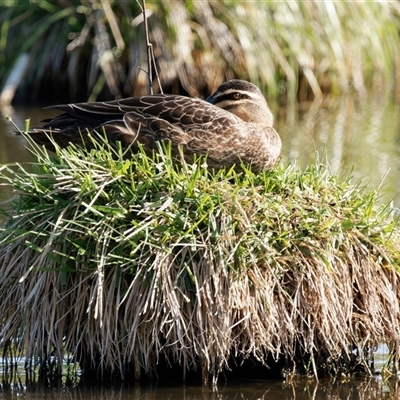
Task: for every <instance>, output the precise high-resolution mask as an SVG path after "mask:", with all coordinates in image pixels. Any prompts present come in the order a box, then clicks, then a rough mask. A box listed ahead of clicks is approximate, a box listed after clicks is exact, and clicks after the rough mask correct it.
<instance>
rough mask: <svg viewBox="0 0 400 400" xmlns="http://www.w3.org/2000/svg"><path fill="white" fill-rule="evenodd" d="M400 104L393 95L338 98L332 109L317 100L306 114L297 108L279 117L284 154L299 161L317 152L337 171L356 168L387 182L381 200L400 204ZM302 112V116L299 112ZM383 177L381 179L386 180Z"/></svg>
mask: <svg viewBox="0 0 400 400" xmlns="http://www.w3.org/2000/svg"><path fill="white" fill-rule="evenodd" d="M399 111H400V106H399V105H398V104H393V103H392V102H390V101H389V100H388V99H385V100H383V99H376V98H372V99H369V100H368V101H365V102H363V103H357V102H355V101H354V100H353V98H352V97H350V96H348V97H342V98H339V99H338V100H337V101H335V103H332V104H331V105H330V106H329V107H328V108H322V107H319V106H318V104H314V105H313V106H312V107H311V108H309V109H308V110H307V111H305V112H304V113H299V112H298V109H297V108H295V107H293V108H290V109H287V110H286V113H285V114H284V115H283V116H281V117H280V118H278V119H277V130H278V132H279V133H280V134H281V136H282V139H283V146H284V156H285V158H286V160H288V161H290V162H297V163H298V164H299V165H300V166H302V167H305V166H306V165H308V164H310V163H313V162H314V160H315V158H316V152H318V154H319V157H320V159H321V160H322V161H323V162H326V163H327V164H328V165H329V166H330V168H331V170H332V172H344V173H345V174H349V173H351V174H352V175H353V176H354V181H358V180H360V179H363V182H364V183H365V184H367V185H368V186H370V187H372V188H378V187H380V185H381V184H383V187H382V190H381V194H382V200H383V201H385V202H389V201H391V200H394V204H395V205H396V206H397V207H398V206H399V205H400V186H399V182H400V143H399V133H400V112H399ZM299 114H301V116H299ZM383 178H385V179H384V181H383V183H382V179H383Z"/></svg>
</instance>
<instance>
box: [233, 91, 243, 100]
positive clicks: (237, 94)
mask: <svg viewBox="0 0 400 400" xmlns="http://www.w3.org/2000/svg"><path fill="white" fill-rule="evenodd" d="M241 97H242V94H241V93H238V92H235V93H233V94H232V98H233V99H234V100H239V99H240V98H241Z"/></svg>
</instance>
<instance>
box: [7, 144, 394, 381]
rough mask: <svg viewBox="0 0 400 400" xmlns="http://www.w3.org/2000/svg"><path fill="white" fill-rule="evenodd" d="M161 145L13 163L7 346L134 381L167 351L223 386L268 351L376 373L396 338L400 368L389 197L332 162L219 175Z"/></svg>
mask: <svg viewBox="0 0 400 400" xmlns="http://www.w3.org/2000/svg"><path fill="white" fill-rule="evenodd" d="M160 151H161V155H160V156H157V157H156V158H155V160H153V159H151V158H148V157H146V156H145V155H144V154H139V155H137V156H136V157H135V158H134V159H133V160H132V161H126V160H124V159H123V158H118V157H117V159H115V158H113V157H112V156H111V155H110V154H109V153H107V151H100V150H99V151H96V152H92V153H91V154H90V155H87V154H86V155H83V154H82V153H80V151H79V150H76V149H68V150H60V152H59V154H58V156H59V157H58V158H57V159H52V158H49V157H48V156H47V155H46V154H45V153H43V151H42V150H40V149H36V153H37V154H36V157H37V158H38V164H37V165H36V167H35V168H36V170H35V171H34V172H33V173H28V172H26V171H25V170H24V169H23V167H22V166H19V167H18V168H17V169H16V170H15V169H14V170H12V169H11V168H9V167H6V166H3V170H2V171H1V173H2V178H3V179H7V180H8V182H9V183H10V184H11V185H13V187H14V189H16V190H17V191H18V194H17V196H16V198H15V199H14V200H13V203H12V211H11V212H10V213H9V214H7V213H6V212H4V213H5V214H7V215H6V217H7V218H6V221H5V223H4V224H3V226H2V228H1V230H0V287H1V290H0V310H1V311H0V338H1V342H0V343H1V345H2V346H3V347H4V349H5V353H6V354H7V349H9V350H10V349H11V347H12V348H13V349H15V346H17V348H18V349H20V351H21V354H24V355H26V357H28V358H36V359H40V360H41V362H42V363H43V365H47V366H49V365H51V366H53V367H54V370H53V371H52V372H53V373H54V374H56V373H61V367H62V365H61V360H64V359H65V357H66V356H67V355H68V356H72V357H74V358H75V359H78V360H80V362H81V364H82V365H84V366H85V367H86V368H89V367H90V366H91V367H93V368H94V369H96V370H97V369H98V370H99V371H100V372H102V371H108V372H109V371H113V372H114V373H116V374H117V375H120V376H122V377H125V373H126V369H125V368H126V367H127V366H129V365H131V366H132V365H133V367H132V368H133V369H134V370H135V371H136V376H138V373H139V370H140V369H141V370H142V372H144V373H146V374H147V373H150V372H151V371H152V370H153V369H154V368H157V362H158V360H159V357H161V356H162V357H164V356H165V357H166V359H167V360H169V362H170V363H171V365H176V364H181V365H182V366H183V369H184V371H189V370H192V369H197V370H198V371H199V372H200V371H201V372H202V374H203V378H204V379H206V378H207V377H208V376H209V375H211V376H212V377H214V378H215V379H216V377H217V376H218V374H219V373H220V372H221V371H224V370H226V369H227V368H228V366H232V364H231V361H232V360H233V359H234V360H235V361H236V362H237V363H238V365H239V364H240V362H241V360H244V359H247V358H249V357H251V358H253V359H255V360H258V362H259V363H260V365H262V364H264V363H265V360H266V357H267V355H268V356H271V355H272V356H273V357H274V359H276V360H278V359H281V358H282V357H285V358H286V359H287V362H288V365H291V366H292V367H294V368H295V369H296V368H300V370H302V371H303V372H309V373H314V374H317V373H319V372H322V371H329V372H331V373H336V374H337V373H339V372H341V371H346V372H351V370H352V368H353V367H354V366H355V365H360V364H361V365H363V367H364V369H365V370H367V371H368V370H369V362H370V353H371V351H372V349H373V348H374V346H376V345H377V344H378V343H387V344H388V345H389V348H390V351H391V354H393V355H394V357H393V366H394V367H396V365H397V360H398V356H397V355H398V354H400V353H399V348H398V347H399V343H400V291H399V268H398V262H399V259H400V257H399V255H400V253H399V230H398V226H397V221H396V218H395V216H394V214H393V212H392V211H390V210H389V209H388V208H383V209H382V207H378V206H377V204H376V201H377V193H375V192H373V191H372V192H371V191H367V190H366V189H365V188H362V187H360V185H357V184H356V185H354V184H351V183H350V180H341V179H339V178H338V177H336V176H335V175H332V174H330V173H329V171H328V170H327V169H326V168H325V167H323V166H321V165H319V164H316V165H315V166H311V167H309V168H307V169H306V170H305V171H304V172H301V171H299V170H298V169H297V168H296V167H290V166H289V167H288V166H283V165H280V166H278V167H277V168H276V169H275V170H273V171H270V172H268V173H264V174H262V175H258V176H256V175H254V174H252V173H251V172H250V171H246V173H236V172H234V171H220V172H217V173H215V174H211V173H210V172H209V171H208V170H207V169H206V168H204V167H203V166H202V165H203V164H202V163H204V160H199V162H198V163H197V164H195V165H194V166H191V165H185V164H184V165H183V166H181V167H179V166H174V165H172V164H171V162H170V158H169V157H168V155H165V154H164V153H163V151H165V149H164V150H163V149H160ZM11 344H12V346H11ZM7 346H9V347H7ZM353 349H357V350H358V352H357V354H355V353H354V352H353ZM356 357H357V359H356ZM90 364H92V365H90Z"/></svg>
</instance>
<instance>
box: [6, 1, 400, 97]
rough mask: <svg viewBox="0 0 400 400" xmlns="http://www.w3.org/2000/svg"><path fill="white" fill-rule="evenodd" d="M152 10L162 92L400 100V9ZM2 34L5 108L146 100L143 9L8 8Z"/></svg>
mask: <svg viewBox="0 0 400 400" xmlns="http://www.w3.org/2000/svg"><path fill="white" fill-rule="evenodd" d="M146 7H147V17H148V24H149V32H150V40H151V42H152V44H153V46H154V53H155V57H156V63H157V68H158V70H159V73H160V78H161V82H162V86H163V89H164V91H165V92H175V93H176V92H181V93H187V94H190V95H192V96H194V95H206V94H208V93H210V92H211V91H213V90H214V89H215V88H216V87H217V86H218V85H219V84H220V83H221V82H222V81H224V80H227V79H230V78H234V77H235V78H243V79H248V80H251V81H252V82H254V83H256V84H258V85H259V86H260V87H261V88H262V89H264V90H268V93H269V96H274V97H275V98H279V100H280V101H281V102H286V101H288V100H311V99H314V98H315V97H321V96H323V95H324V94H332V95H335V94H339V93H343V92H345V93H347V92H357V93H358V94H359V95H360V96H363V95H365V93H366V92H367V91H368V90H369V89H372V90H373V91H376V92H379V91H385V92H387V91H390V92H393V94H394V95H395V96H396V97H397V90H396V89H397V86H398V85H397V82H398V80H399V78H400V73H399V65H400V51H399V49H400V47H399V39H400V38H399V29H400V3H399V2H384V1H369V2H334V1H329V0H325V1H317V0H312V1H300V0H299V1H279V2H276V1H268V0H263V1H256V2H253V1H235V0H203V1H195V0H188V1H184V0H174V1H171V0H159V1H151V0H147V2H146ZM0 29H1V30H0V87H1V88H2V98H1V100H2V101H3V103H7V102H10V101H11V100H14V102H24V103H32V102H41V103H49V102H51V101H59V102H61V101H86V100H96V99H102V100H108V99H112V98H119V97H126V96H132V95H139V94H144V93H147V92H148V84H147V75H146V73H145V71H146V70H147V61H146V43H145V37H144V29H143V17H142V13H141V8H140V4H139V3H138V2H136V1H126V0H104V1H102V0H97V1H91V0H51V1H50V0H48V1H47V0H31V1H29V2H28V1H20V0H3V1H2V2H1V3H0ZM10 88H11V90H10ZM154 88H155V91H157V90H158V87H157V85H156V83H155V84H154ZM7 90H8V92H7ZM6 92H7V93H6Z"/></svg>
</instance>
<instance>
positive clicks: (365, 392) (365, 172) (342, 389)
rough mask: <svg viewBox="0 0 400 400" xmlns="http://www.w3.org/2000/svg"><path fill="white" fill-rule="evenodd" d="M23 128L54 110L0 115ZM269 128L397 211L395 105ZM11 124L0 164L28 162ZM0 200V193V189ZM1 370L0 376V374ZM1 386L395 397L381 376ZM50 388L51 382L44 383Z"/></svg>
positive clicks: (285, 113) (284, 116) (398, 119)
mask: <svg viewBox="0 0 400 400" xmlns="http://www.w3.org/2000/svg"><path fill="white" fill-rule="evenodd" d="M0 111H1V112H2V113H3V115H4V114H8V115H10V116H11V117H12V119H13V120H14V122H15V123H16V124H17V125H18V126H20V127H23V126H24V120H25V118H30V119H31V121H30V126H40V125H41V122H40V121H41V120H43V119H45V118H48V117H51V116H54V115H56V112H55V111H53V110H42V109H40V108H21V107H16V108H15V109H6V110H0ZM275 115H276V129H277V130H278V132H279V133H280V135H281V137H282V140H283V162H284V163H289V162H290V163H293V162H295V163H297V164H298V165H299V166H300V167H305V166H307V165H308V164H311V163H314V162H315V159H316V157H317V156H318V157H319V159H320V160H321V161H323V162H324V163H327V164H328V165H329V166H330V168H331V170H332V171H333V172H337V173H339V174H348V173H349V172H351V173H352V175H353V176H354V181H356V180H359V179H363V181H364V183H365V184H367V185H369V186H370V187H372V188H377V187H379V186H381V190H380V193H381V201H382V202H385V203H386V202H393V205H394V206H396V207H400V184H399V182H400V138H399V132H400V130H399V127H400V106H399V105H398V104H395V103H393V102H391V101H390V99H387V98H384V97H374V98H370V99H366V100H365V101H357V100H354V99H353V98H351V97H343V98H340V99H338V100H336V101H335V102H331V103H330V104H329V105H326V104H318V103H314V104H308V105H306V106H304V105H301V106H299V107H297V106H292V107H288V108H285V109H280V110H277V111H276V112H275ZM13 129H14V128H13V127H12V126H11V125H10V123H8V122H6V121H5V120H4V119H3V118H1V119H0V164H1V163H12V162H31V161H32V159H31V157H30V155H29V153H28V151H27V149H26V148H25V142H24V139H23V138H22V137H21V136H16V135H14V134H13V133H12V131H13ZM1 191H3V195H5V194H6V193H5V191H6V189H5V188H4V187H1V186H0V197H1V194H2V193H1ZM385 360H386V358H385V350H384V349H382V348H381V349H378V353H377V364H378V363H379V365H376V366H377V367H379V368H380V367H382V365H384V362H385ZM1 372H2V371H1V370H0V375H1ZM12 381H13V382H14V384H12V385H11V386H8V385H6V384H5V383H4V382H3V383H2V384H1V383H0V398H4V399H12V398H17V397H26V398H29V399H32V400H36V399H42V398H64V397H68V398H71V399H78V398H79V399H80V400H81V399H82V400H89V399H100V398H101V399H115V398H118V399H120V400H126V399H131V398H134V399H238V398H241V399H276V400H282V399H299V398H301V399H311V398H313V399H328V398H329V399H332V398H338V399H339V398H340V399H341V398H347V399H364V398H365V399H367V398H368V399H372V398H373V399H392V398H400V394H399V389H398V376H397V375H394V376H392V377H391V378H388V379H386V378H385V379H384V378H383V377H382V376H381V375H379V376H378V377H373V378H370V379H367V380H358V379H355V378H351V379H350V378H346V377H343V378H341V379H338V380H329V381H325V380H324V381H320V382H317V381H316V380H314V379H311V380H307V379H298V380H297V379H296V380H295V381H293V382H286V381H283V380H282V381H256V380H253V381H247V382H228V384H225V382H224V381H223V380H222V382H221V384H220V385H219V386H218V389H212V388H210V387H202V386H201V385H188V384H186V385H175V386H171V387H168V386H157V385H156V386H149V387H147V386H134V385H133V384H132V385H131V386H129V385H123V386H121V387H113V388H111V387H108V388H103V387H98V386H94V387H93V386H88V385H84V386H82V385H78V386H76V387H70V386H63V385H59V386H56V387H48V388H44V387H43V386H40V387H39V386H35V385H34V384H33V385H32V384H30V385H28V386H26V384H25V381H24V377H23V375H21V376H19V377H18V376H16V377H15V379H13V380H12ZM49 386H50V385H49Z"/></svg>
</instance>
